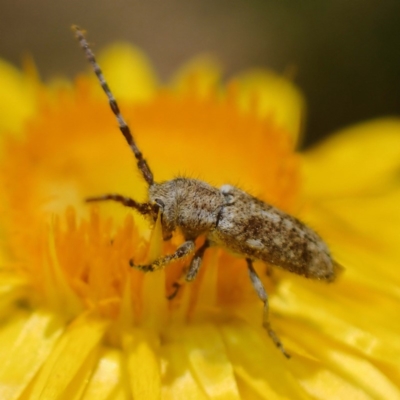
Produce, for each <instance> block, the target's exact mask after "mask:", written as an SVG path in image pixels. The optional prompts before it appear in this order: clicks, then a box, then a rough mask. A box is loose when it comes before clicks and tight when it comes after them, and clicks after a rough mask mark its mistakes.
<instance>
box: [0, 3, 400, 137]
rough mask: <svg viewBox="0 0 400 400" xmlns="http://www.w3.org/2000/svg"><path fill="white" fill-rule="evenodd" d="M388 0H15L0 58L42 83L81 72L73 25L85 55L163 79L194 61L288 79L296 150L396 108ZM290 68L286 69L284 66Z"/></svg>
mask: <svg viewBox="0 0 400 400" xmlns="http://www.w3.org/2000/svg"><path fill="white" fill-rule="evenodd" d="M399 16H400V1H398V0H353V1H347V0H325V1H324V0H320V1H316V0H302V1H300V0H297V1H295V0H279V1H267V0H249V1H239V0H190V1H185V0H112V1H111V0H80V1H78V0H70V1H67V0H58V1H57V0H35V1H32V0H16V1H6V0H3V1H1V2H0V57H3V58H6V59H8V60H10V61H12V62H13V63H15V64H16V65H18V66H19V65H21V58H22V56H23V55H24V54H26V53H27V52H29V53H30V54H32V55H33V56H34V59H35V60H36V63H37V65H38V67H39V71H40V74H41V76H42V78H43V79H45V80H46V79H49V78H51V77H53V76H55V75H67V76H70V77H72V76H74V75H75V74H76V73H77V72H78V71H81V70H83V69H84V68H86V65H85V64H84V60H83V56H82V53H81V52H80V50H79V49H78V46H77V44H76V42H75V40H74V39H73V35H72V33H71V31H70V26H71V25H72V24H73V23H75V24H79V25H81V26H82V27H84V28H85V29H86V30H87V31H88V32H89V40H90V41H91V43H94V44H95V50H98V49H100V48H102V47H103V46H104V45H106V44H109V43H112V42H113V41H115V40H124V41H129V42H132V43H135V44H136V45H138V46H140V47H142V48H143V49H144V50H145V51H146V52H147V54H148V55H149V57H150V59H151V60H152V62H153V63H154V65H155V67H156V69H157V71H158V73H159V76H160V78H161V79H163V80H167V79H168V77H169V76H171V74H172V73H173V72H174V71H175V70H176V69H177V68H178V67H179V66H181V65H182V64H183V63H184V62H185V61H186V60H188V59H190V57H192V56H195V55H197V54H199V53H209V54H212V55H215V56H216V57H218V58H219V60H220V61H221V63H222V65H224V67H225V71H226V76H227V77H229V76H231V75H232V74H234V73H236V72H239V71H242V70H244V69H247V68H249V67H265V68H272V69H274V70H276V71H279V72H284V71H288V70H290V71H296V74H295V81H296V83H297V84H298V85H299V87H300V88H301V89H302V90H303V92H304V93H305V96H306V99H307V103H308V115H307V125H306V144H310V143H313V142H315V141H316V140H318V138H320V137H322V136H323V135H325V134H328V133H331V132H332V131H334V130H336V129H339V128H341V127H344V126H346V125H348V124H350V123H354V122H358V121H362V120H365V119H368V118H373V117H376V116H384V115H394V114H399V110H400V79H399V76H400V51H399V40H400V23H399V21H400V20H399ZM293 67H295V68H293Z"/></svg>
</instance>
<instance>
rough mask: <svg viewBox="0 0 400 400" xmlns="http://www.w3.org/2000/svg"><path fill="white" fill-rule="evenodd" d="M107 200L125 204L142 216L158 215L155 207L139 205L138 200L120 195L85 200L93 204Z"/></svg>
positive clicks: (107, 195) (109, 194)
mask: <svg viewBox="0 0 400 400" xmlns="http://www.w3.org/2000/svg"><path fill="white" fill-rule="evenodd" d="M107 200H112V201H116V202H118V203H121V204H123V205H124V206H125V207H130V208H134V209H135V210H136V211H138V212H139V213H140V214H142V215H147V214H152V213H156V214H157V212H156V210H155V206H154V205H152V204H150V203H138V202H137V201H136V200H133V199H131V198H129V197H125V196H122V195H120V194H115V193H108V194H103V195H101V196H96V197H88V198H86V199H85V201H86V202H87V203H92V202H95V201H107Z"/></svg>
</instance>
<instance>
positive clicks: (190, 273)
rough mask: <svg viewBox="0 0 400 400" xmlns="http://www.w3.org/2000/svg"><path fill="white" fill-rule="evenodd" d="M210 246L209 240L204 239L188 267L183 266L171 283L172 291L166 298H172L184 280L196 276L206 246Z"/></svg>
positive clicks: (189, 279)
mask: <svg viewBox="0 0 400 400" xmlns="http://www.w3.org/2000/svg"><path fill="white" fill-rule="evenodd" d="M208 247H210V242H209V241H208V240H206V241H205V242H204V243H203V244H202V245H201V246H200V247H199V248H198V249H197V250H196V252H195V253H194V256H193V258H192V261H191V262H190V265H189V268H184V269H183V271H182V274H181V276H180V277H179V279H178V280H177V281H175V282H174V283H173V284H172V287H173V288H174V291H173V292H172V293H171V294H170V295H169V296H168V297H167V298H168V300H172V299H173V298H174V297H175V296H176V295H177V294H178V291H179V289H180V287H181V286H182V285H183V283H184V281H186V282H191V281H192V280H194V278H196V276H197V273H198V272H199V269H200V267H201V263H202V261H203V256H204V253H205V251H206V250H207V248H208Z"/></svg>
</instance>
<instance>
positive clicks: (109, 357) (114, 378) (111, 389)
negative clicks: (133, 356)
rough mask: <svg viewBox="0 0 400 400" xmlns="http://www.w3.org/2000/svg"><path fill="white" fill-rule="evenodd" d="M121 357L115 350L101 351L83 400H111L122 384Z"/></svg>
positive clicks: (105, 349) (106, 349)
mask: <svg viewBox="0 0 400 400" xmlns="http://www.w3.org/2000/svg"><path fill="white" fill-rule="evenodd" d="M121 357H122V355H121V353H120V352H119V351H117V350H114V349H108V348H104V349H102V353H101V354H100V356H99V362H98V365H97V367H96V369H95V371H94V373H93V375H92V376H91V377H90V381H89V383H88V386H87V388H86V391H85V395H84V397H83V399H84V400H108V399H111V398H113V397H112V396H113V395H115V393H116V392H118V390H119V387H122V386H123V382H124V378H123V374H122V366H121ZM125 383H126V382H125Z"/></svg>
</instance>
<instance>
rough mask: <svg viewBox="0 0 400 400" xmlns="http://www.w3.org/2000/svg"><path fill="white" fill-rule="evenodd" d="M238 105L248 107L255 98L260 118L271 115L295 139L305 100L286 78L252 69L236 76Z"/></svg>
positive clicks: (296, 138)
mask: <svg viewBox="0 0 400 400" xmlns="http://www.w3.org/2000/svg"><path fill="white" fill-rule="evenodd" d="M236 81H237V82H238V85H239V96H240V97H239V101H240V105H241V106H242V107H243V108H245V109H249V108H250V107H251V106H252V103H253V102H254V101H256V110H257V111H258V115H259V116H260V117H266V116H268V117H272V119H273V121H275V122H276V123H277V124H278V125H279V126H281V127H283V128H285V129H286V130H287V131H288V132H289V133H290V134H291V135H292V137H293V139H294V143H297V142H298V141H299V136H300V135H301V132H302V124H303V121H304V113H305V101H304V98H303V96H302V94H301V93H300V92H299V90H298V89H297V87H296V86H295V85H294V84H293V83H292V82H291V81H290V80H289V79H287V78H285V77H284V76H282V75H278V74H276V73H274V72H271V71H265V70H253V71H249V72H245V73H243V74H240V75H237V76H236V77H235V82H236Z"/></svg>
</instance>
